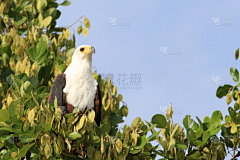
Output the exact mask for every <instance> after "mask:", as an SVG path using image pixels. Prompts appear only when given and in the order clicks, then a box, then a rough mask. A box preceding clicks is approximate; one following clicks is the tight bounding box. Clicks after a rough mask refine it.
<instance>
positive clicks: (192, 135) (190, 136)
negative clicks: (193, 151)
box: [187, 128, 195, 141]
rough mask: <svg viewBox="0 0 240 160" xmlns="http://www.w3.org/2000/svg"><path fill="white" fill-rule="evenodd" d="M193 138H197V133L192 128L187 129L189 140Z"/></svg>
mask: <svg viewBox="0 0 240 160" xmlns="http://www.w3.org/2000/svg"><path fill="white" fill-rule="evenodd" d="M193 138H195V133H194V131H193V130H192V129H191V128H189V129H188V131H187V140H189V141H190V140H191V139H193Z"/></svg>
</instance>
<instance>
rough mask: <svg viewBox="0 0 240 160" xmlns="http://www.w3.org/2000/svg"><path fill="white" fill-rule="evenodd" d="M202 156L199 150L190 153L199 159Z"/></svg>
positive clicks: (192, 156)
mask: <svg viewBox="0 0 240 160" xmlns="http://www.w3.org/2000/svg"><path fill="white" fill-rule="evenodd" d="M200 156H201V153H200V152H199V151H196V152H195V153H194V154H192V155H190V157H191V158H193V159H199V157H200Z"/></svg>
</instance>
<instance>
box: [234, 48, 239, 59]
mask: <svg viewBox="0 0 240 160" xmlns="http://www.w3.org/2000/svg"><path fill="white" fill-rule="evenodd" d="M238 57H239V48H238V49H237V50H236V52H235V59H236V60H237V59H238Z"/></svg>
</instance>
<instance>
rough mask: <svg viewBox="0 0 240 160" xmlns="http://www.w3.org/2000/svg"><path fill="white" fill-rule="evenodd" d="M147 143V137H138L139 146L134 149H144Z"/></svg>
mask: <svg viewBox="0 0 240 160" xmlns="http://www.w3.org/2000/svg"><path fill="white" fill-rule="evenodd" d="M146 143H147V138H146V136H145V135H142V136H141V137H138V140H137V145H136V146H135V147H134V149H140V148H143V147H144V146H145V144H146Z"/></svg>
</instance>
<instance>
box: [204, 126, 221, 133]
mask: <svg viewBox="0 0 240 160" xmlns="http://www.w3.org/2000/svg"><path fill="white" fill-rule="evenodd" d="M220 129H221V126H218V127H216V126H211V127H210V128H209V129H208V130H207V131H209V132H210V134H211V135H215V134H217V133H218V132H219V131H220Z"/></svg>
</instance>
